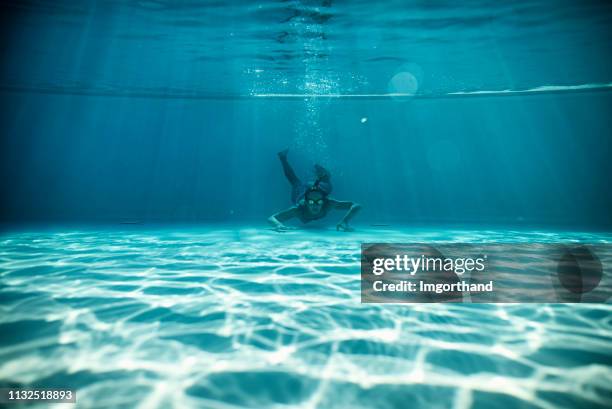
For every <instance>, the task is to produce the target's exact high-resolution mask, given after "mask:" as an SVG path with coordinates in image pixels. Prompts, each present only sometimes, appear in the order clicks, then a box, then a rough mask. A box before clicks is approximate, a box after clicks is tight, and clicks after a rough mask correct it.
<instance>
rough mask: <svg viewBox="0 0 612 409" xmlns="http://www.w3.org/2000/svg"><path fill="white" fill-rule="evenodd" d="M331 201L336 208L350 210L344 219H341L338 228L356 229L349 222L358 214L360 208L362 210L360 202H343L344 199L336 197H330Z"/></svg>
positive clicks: (344, 229) (345, 229)
mask: <svg viewBox="0 0 612 409" xmlns="http://www.w3.org/2000/svg"><path fill="white" fill-rule="evenodd" d="M329 202H330V204H331V205H332V207H333V208H334V209H338V210H345V209H348V211H347V212H346V214H345V215H344V217H343V218H342V220H340V223H338V224H337V225H336V230H343V231H353V230H355V229H353V228H352V227H351V226H349V224H348V222H349V221H350V220H351V219H352V218H353V216H355V214H357V212H358V211H359V210H361V205H360V204H358V203H353V202H343V201H340V200H334V199H329Z"/></svg>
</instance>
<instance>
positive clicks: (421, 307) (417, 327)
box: [0, 226, 612, 408]
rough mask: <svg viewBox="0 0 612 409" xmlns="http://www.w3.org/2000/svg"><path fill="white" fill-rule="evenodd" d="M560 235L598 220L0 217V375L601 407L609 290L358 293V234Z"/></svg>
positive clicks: (275, 401) (323, 404) (603, 238)
mask: <svg viewBox="0 0 612 409" xmlns="http://www.w3.org/2000/svg"><path fill="white" fill-rule="evenodd" d="M560 240H571V241H587V242H600V243H609V242H610V241H611V240H612V235H610V234H595V233H563V232H535V231H531V232H529V231H467V230H461V231H460V230H453V231H450V230H447V231H440V230H418V229H404V230H393V229H390V228H389V229H388V230H381V229H379V230H368V229H365V230H361V231H360V232H357V233H355V234H343V233H337V232H335V231H331V230H330V231H321V230H320V231H296V232H290V233H283V234H279V233H275V232H273V231H270V230H266V229H257V228H247V227H223V226H217V227H211V228H204V227H200V228H190V229H185V228H180V229H178V230H172V229H170V228H160V229H154V228H143V227H134V228H133V229H130V228H129V227H128V228H122V229H117V230H113V229H108V228H106V229H91V228H89V229H80V230H75V229H66V230H57V229H55V230H52V229H44V230H38V231H36V230H28V231H23V230H21V231H14V232H4V233H1V234H0V308H1V310H0V311H1V312H0V334H1V335H0V381H1V384H2V385H4V386H7V385H11V386H33V385H37V386H41V387H42V386H44V387H54V386H57V387H73V388H76V389H77V402H78V403H77V407H105V408H110V407H116V408H128V407H137V406H139V405H140V406H139V407H142V408H166V407H175V408H189V407H206V408H236V407H248V408H285V407H301V408H366V407H377V408H406V407H411V408H436V407H440V408H441V407H455V408H467V407H477V408H484V407H487V408H488V407H499V408H513V407H521V408H523V407H541V408H556V407H568V408H569V407H601V408H606V407H612V367H611V366H610V364H611V362H612V319H611V317H612V314H611V312H612V306H610V305H604V304H599V305H597V304H593V305H585V304H580V305H579V304H575V305H569V304H542V305H540V304H531V305H499V304H497V305H488V304H483V305H458V304H457V305H442V304H417V305H364V304H361V303H360V292H359V289H360V281H359V277H360V276H359V249H360V244H361V243H362V242H368V241H370V242H372V241H376V242H436V241H438V242H439V241H446V242H448V241H456V242H516V241H519V242H556V241H560ZM70 407H72V406H70Z"/></svg>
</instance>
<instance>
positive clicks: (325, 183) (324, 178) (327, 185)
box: [314, 163, 332, 195]
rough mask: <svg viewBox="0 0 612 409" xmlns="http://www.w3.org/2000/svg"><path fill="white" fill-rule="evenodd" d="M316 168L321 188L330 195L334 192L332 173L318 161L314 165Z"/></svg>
mask: <svg viewBox="0 0 612 409" xmlns="http://www.w3.org/2000/svg"><path fill="white" fill-rule="evenodd" d="M314 169H315V174H316V175H317V184H318V186H319V189H321V191H323V193H324V194H325V195H329V194H330V193H331V192H332V184H331V173H329V171H328V170H327V169H325V168H324V167H323V166H321V165H319V164H318V163H317V164H315V165H314Z"/></svg>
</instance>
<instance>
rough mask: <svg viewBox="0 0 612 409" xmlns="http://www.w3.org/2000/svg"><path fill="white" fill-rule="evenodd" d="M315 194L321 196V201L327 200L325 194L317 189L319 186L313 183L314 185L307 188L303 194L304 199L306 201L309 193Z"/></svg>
mask: <svg viewBox="0 0 612 409" xmlns="http://www.w3.org/2000/svg"><path fill="white" fill-rule="evenodd" d="M314 192H317V193H319V194H320V195H321V197H322V198H323V199H326V198H327V195H325V192H323V191H322V190H321V189H320V188H319V184H318V183H315V184H314V185H312V186H311V187H309V188H308V190H306V193H304V199H308V196H310V194H311V193H314Z"/></svg>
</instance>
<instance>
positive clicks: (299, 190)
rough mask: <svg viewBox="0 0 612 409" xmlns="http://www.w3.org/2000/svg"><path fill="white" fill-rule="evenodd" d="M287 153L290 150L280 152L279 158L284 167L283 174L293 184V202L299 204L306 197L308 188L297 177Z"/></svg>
mask: <svg viewBox="0 0 612 409" xmlns="http://www.w3.org/2000/svg"><path fill="white" fill-rule="evenodd" d="M287 153H289V149H285V150H284V151H280V152H279V153H278V158H279V159H280V161H281V164H282V165H283V172H284V173H285V177H286V178H287V180H288V181H289V183H291V202H292V203H297V201H298V200H299V198H300V197H302V196H303V195H304V192H305V191H306V186H305V185H304V184H303V183H302V181H301V180H300V178H298V177H297V175H296V174H295V172H294V171H293V168H292V167H291V165H290V164H289V161H287Z"/></svg>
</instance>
